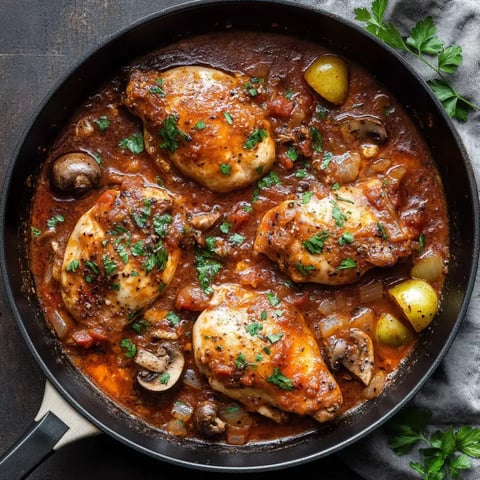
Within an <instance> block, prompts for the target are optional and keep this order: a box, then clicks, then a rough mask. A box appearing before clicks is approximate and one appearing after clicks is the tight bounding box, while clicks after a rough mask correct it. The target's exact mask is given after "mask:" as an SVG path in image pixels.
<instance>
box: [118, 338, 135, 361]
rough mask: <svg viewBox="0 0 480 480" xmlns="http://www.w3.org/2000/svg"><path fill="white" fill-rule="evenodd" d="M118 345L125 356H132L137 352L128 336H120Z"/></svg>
mask: <svg viewBox="0 0 480 480" xmlns="http://www.w3.org/2000/svg"><path fill="white" fill-rule="evenodd" d="M120 347H121V348H122V350H123V352H124V354H125V356H126V357H127V358H133V357H134V356H135V355H136V354H137V346H136V345H135V344H134V343H133V342H132V341H131V340H130V339H129V338H122V339H121V340H120Z"/></svg>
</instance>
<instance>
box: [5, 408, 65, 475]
mask: <svg viewBox="0 0 480 480" xmlns="http://www.w3.org/2000/svg"><path fill="white" fill-rule="evenodd" d="M68 429H69V427H68V426H67V425H66V424H65V423H63V422H62V420H60V419H59V418H58V417H57V416H56V415H55V414H54V413H52V412H47V413H46V414H45V415H44V416H43V417H42V418H41V419H40V420H38V421H35V420H34V421H33V422H32V423H31V425H30V427H29V428H28V429H27V430H26V431H25V432H24V433H23V435H22V437H21V438H20V439H18V440H17V441H16V442H15V443H14V444H13V445H12V446H11V447H10V448H9V449H8V450H7V451H6V452H5V453H4V454H3V455H2V457H1V458H0V477H1V478H5V479H7V478H8V479H9V480H21V479H23V478H25V477H26V476H27V475H28V474H29V473H30V472H31V471H32V470H34V469H35V467H37V466H38V465H39V464H40V463H42V462H43V461H44V460H45V459H46V458H48V457H49V456H50V455H51V454H52V453H53V451H54V450H53V447H54V446H55V445H56V444H57V442H58V441H59V440H60V438H62V437H63V435H64V434H65V433H66V432H67V430H68Z"/></svg>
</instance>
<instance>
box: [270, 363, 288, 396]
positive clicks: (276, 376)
mask: <svg viewBox="0 0 480 480" xmlns="http://www.w3.org/2000/svg"><path fill="white" fill-rule="evenodd" d="M267 382H270V383H273V384H274V385H276V386H277V387H280V388H281V389H282V390H294V388H295V387H294V386H293V382H292V380H291V379H290V378H288V377H286V376H285V375H283V373H282V372H281V371H280V369H279V368H278V367H275V368H274V369H273V373H272V374H271V375H270V376H269V377H268V378H267Z"/></svg>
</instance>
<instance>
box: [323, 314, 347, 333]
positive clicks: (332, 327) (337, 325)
mask: <svg viewBox="0 0 480 480" xmlns="http://www.w3.org/2000/svg"><path fill="white" fill-rule="evenodd" d="M345 325H346V318H345V317H344V316H342V315H336V314H334V315H329V316H328V317H326V318H323V319H322V320H320V321H319V323H318V326H319V328H320V333H321V334H322V337H323V338H327V337H330V336H331V335H333V334H334V333H335V332H336V331H337V330H341V329H342V328H344V327H345Z"/></svg>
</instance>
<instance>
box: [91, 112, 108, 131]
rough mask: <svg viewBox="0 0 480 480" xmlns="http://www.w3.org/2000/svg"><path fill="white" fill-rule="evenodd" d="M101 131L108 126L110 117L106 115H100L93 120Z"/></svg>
mask: <svg viewBox="0 0 480 480" xmlns="http://www.w3.org/2000/svg"><path fill="white" fill-rule="evenodd" d="M93 122H94V123H95V125H96V126H97V127H98V129H99V130H100V131H101V132H104V131H105V130H106V129H107V128H108V127H109V126H110V119H109V118H108V117H107V116H106V115H102V116H101V117H98V118H97V119H96V120H94V121H93Z"/></svg>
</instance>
